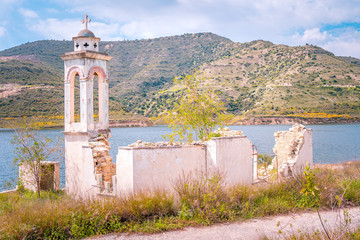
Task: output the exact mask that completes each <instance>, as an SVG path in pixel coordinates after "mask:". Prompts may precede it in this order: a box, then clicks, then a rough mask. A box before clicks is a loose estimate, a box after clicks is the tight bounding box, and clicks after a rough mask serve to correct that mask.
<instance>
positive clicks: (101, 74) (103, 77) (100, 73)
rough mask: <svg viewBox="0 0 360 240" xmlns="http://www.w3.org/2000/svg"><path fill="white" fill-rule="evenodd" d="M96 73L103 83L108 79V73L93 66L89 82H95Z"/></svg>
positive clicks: (89, 74)
mask: <svg viewBox="0 0 360 240" xmlns="http://www.w3.org/2000/svg"><path fill="white" fill-rule="evenodd" d="M95 73H96V74H97V75H98V77H99V78H100V79H101V81H105V80H106V79H107V76H106V73H105V71H104V69H103V68H102V67H100V66H93V67H92V68H91V69H90V70H89V73H88V77H89V80H93V78H94V75H95Z"/></svg>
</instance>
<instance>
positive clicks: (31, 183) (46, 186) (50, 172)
mask: <svg viewBox="0 0 360 240" xmlns="http://www.w3.org/2000/svg"><path fill="white" fill-rule="evenodd" d="M40 167H41V168H40V173H39V174H40V190H46V191H48V190H52V191H56V190H59V189H60V163H59V162H51V161H41V166H40ZM19 178H20V180H21V182H22V184H23V186H24V188H25V189H28V190H31V191H34V192H36V185H37V184H36V181H35V177H34V172H33V171H32V170H31V167H30V166H29V165H28V164H26V163H23V164H21V165H20V166H19Z"/></svg>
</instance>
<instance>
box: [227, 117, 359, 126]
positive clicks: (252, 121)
mask: <svg viewBox="0 0 360 240" xmlns="http://www.w3.org/2000/svg"><path fill="white" fill-rule="evenodd" d="M295 123H300V124H337V123H360V118H359V117H353V118H302V117H287V116H285V117H281V116H278V117H270V116H264V117H252V118H248V119H240V120H237V121H234V122H232V123H231V124H230V125H276V124H295Z"/></svg>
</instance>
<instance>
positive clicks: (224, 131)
mask: <svg viewBox="0 0 360 240" xmlns="http://www.w3.org/2000/svg"><path fill="white" fill-rule="evenodd" d="M214 133H215V134H216V135H219V136H220V137H234V136H243V135H244V133H243V131H237V130H230V129H229V128H228V127H224V128H219V129H217V130H216V131H215V132H214Z"/></svg>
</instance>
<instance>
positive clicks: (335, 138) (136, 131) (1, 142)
mask: <svg viewBox="0 0 360 240" xmlns="http://www.w3.org/2000/svg"><path fill="white" fill-rule="evenodd" d="M290 127H291V125H254V126H230V129H233V130H242V131H243V132H244V133H245V135H246V136H247V137H248V138H249V139H250V141H252V143H253V144H255V145H256V146H257V149H258V151H259V153H268V154H270V155H273V151H272V148H273V146H274V144H275V138H274V132H275V131H284V130H288V129H289V128H290ZM306 127H307V128H311V129H313V150H314V163H340V162H345V161H352V160H359V161H360V124H334V125H306ZM61 131H63V130H62V129H51V130H42V131H41V133H43V134H46V135H47V137H49V138H57V137H59V138H63V135H62V133H61ZM111 132H112V138H110V142H111V147H112V149H111V150H110V153H111V156H112V157H113V158H114V160H115V158H116V154H117V147H119V146H127V145H129V144H131V143H134V142H135V141H137V140H143V141H147V142H158V141H164V140H163V138H162V135H165V134H167V133H169V132H170V130H169V129H168V127H167V126H164V125H162V126H154V127H132V128H112V129H111ZM13 135H14V132H13V131H11V130H0V191H3V190H6V189H9V188H11V187H7V186H6V187H5V186H4V184H5V183H6V182H7V181H10V180H11V179H15V178H16V176H17V168H16V167H13V166H12V161H13V159H14V150H15V146H14V145H12V144H11V142H10V140H11V139H12V137H13ZM60 168H61V169H60V171H61V173H60V175H61V176H60V181H61V187H64V185H65V183H64V181H65V180H64V179H65V178H64V161H63V160H62V161H61V163H60Z"/></svg>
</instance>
